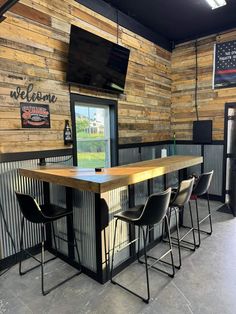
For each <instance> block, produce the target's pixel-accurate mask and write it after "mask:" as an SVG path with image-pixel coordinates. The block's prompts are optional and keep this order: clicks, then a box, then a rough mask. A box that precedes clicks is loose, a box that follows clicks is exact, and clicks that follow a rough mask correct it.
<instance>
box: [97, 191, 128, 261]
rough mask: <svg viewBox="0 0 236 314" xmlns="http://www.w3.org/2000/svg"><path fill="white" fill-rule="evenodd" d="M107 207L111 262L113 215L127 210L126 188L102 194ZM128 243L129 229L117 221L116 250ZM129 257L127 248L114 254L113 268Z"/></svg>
mask: <svg viewBox="0 0 236 314" xmlns="http://www.w3.org/2000/svg"><path fill="white" fill-rule="evenodd" d="M102 197H103V198H104V199H105V200H106V202H107V205H108V207H109V226H108V228H107V236H108V238H109V241H108V248H107V251H108V253H109V254H108V255H109V258H110V260H111V253H112V247H113V239H114V231H115V218H114V215H116V214H118V213H119V212H121V211H124V210H127V209H128V208H129V198H128V187H122V188H119V189H115V190H112V191H110V192H107V193H104V194H102ZM128 242H129V228H128V224H127V223H124V222H121V221H118V225H117V233H116V244H115V245H116V249H117V250H119V249H121V248H122V247H123V246H125V245H126V244H127V243H128ZM129 256H130V251H129V247H128V246H127V247H126V248H124V249H123V250H121V251H119V252H118V253H116V256H115V263H114V266H117V265H119V264H120V263H121V262H123V261H125V260H126V259H128V258H129Z"/></svg>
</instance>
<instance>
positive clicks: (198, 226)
mask: <svg viewBox="0 0 236 314" xmlns="http://www.w3.org/2000/svg"><path fill="white" fill-rule="evenodd" d="M195 205H196V216H197V233H198V243H197V244H196V247H197V248H199V246H200V245H201V235H200V221H199V212H198V203H197V198H196V199H195Z"/></svg>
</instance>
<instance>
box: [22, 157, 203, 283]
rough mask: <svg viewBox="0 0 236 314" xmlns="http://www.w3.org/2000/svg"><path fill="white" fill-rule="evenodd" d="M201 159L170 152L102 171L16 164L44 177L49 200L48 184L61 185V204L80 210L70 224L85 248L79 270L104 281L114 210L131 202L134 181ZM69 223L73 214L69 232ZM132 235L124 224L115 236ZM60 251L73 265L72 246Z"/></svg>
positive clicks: (30, 175)
mask: <svg viewBox="0 0 236 314" xmlns="http://www.w3.org/2000/svg"><path fill="white" fill-rule="evenodd" d="M202 162H203V158H202V157H200V156H170V157H165V158H157V159H154V160H148V161H142V162H137V163H133V164H128V165H124V166H119V167H113V168H105V169H103V170H102V171H101V172H95V170H94V169H79V168H78V167H70V166H63V165H56V166H55V165H52V166H40V167H37V168H21V169H19V173H20V175H22V176H24V177H28V178H31V179H32V180H39V181H42V182H43V187H44V200H45V201H46V202H50V198H51V197H50V193H51V192H50V186H54V185H56V186H63V187H65V189H66V200H65V205H66V206H67V207H68V208H71V207H74V216H77V215H78V213H79V217H80V218H79V220H78V223H74V225H75V228H76V230H77V232H78V237H77V238H79V240H80V242H81V243H80V245H81V247H82V251H83V252H84V256H81V261H82V267H83V271H84V272H85V273H86V274H88V275H89V276H91V277H92V278H94V279H96V280H97V281H99V282H101V283H104V282H106V281H107V280H108V279H109V269H110V265H109V260H110V259H109V256H110V247H111V245H110V244H111V241H112V237H113V220H114V219H113V216H114V214H115V213H117V212H119V211H121V210H125V209H127V208H128V207H129V206H132V205H133V204H134V203H135V198H134V194H133V192H132V193H131V192H130V191H134V190H135V184H136V183H139V182H144V181H150V179H153V178H156V177H159V176H162V175H165V174H168V173H172V172H175V171H179V170H183V169H186V168H188V167H191V166H195V165H198V164H200V163H202ZM72 192H73V193H72ZM77 194H78V195H77ZM76 195H77V196H76ZM78 203H79V205H78ZM74 221H75V219H74ZM81 222H83V223H81ZM72 224H73V219H71V220H70V222H67V225H66V226H67V234H68V237H70V236H71V227H72ZM123 229H124V228H123ZM134 237H135V230H133V231H132V232H131V231H130V230H128V229H127V230H126V231H125V234H124V230H123V231H122V235H121V236H120V240H119V241H120V242H122V243H123V242H124V241H126V240H127V239H128V238H129V239H132V238H134ZM157 237H158V235H156V236H155V237H154V236H153V239H152V240H153V241H154V240H157ZM48 238H49V245H48V246H49V249H50V245H51V241H50V233H48ZM126 238H127V239H126ZM135 250H136V249H135V246H133V249H131V250H128V251H127V255H126V256H123V257H121V260H120V261H119V265H117V269H118V268H119V269H122V267H123V268H124V267H125V266H126V265H128V264H129V260H130V261H132V260H133V259H134V256H135V252H136V251H135ZM65 255H67V256H65ZM61 257H62V258H64V259H65V260H67V261H68V262H69V263H71V264H72V265H74V266H76V262H74V251H73V248H71V247H68V254H64V255H63V254H61ZM122 265H123V266H122Z"/></svg>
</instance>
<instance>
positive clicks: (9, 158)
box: [0, 148, 72, 163]
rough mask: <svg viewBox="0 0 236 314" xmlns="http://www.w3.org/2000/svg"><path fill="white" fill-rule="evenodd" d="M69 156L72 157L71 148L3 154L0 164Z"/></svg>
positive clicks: (0, 156) (0, 157)
mask: <svg viewBox="0 0 236 314" xmlns="http://www.w3.org/2000/svg"><path fill="white" fill-rule="evenodd" d="M71 155H72V148H66V149H55V150H45V151H35V152H23V153H5V154H0V163H3V162H14V161H22V160H31V159H40V158H50V157H60V156H71Z"/></svg>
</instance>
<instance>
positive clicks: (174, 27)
mask: <svg viewBox="0 0 236 314" xmlns="http://www.w3.org/2000/svg"><path fill="white" fill-rule="evenodd" d="M104 1H105V2H106V3H109V4H110V5H111V6H112V7H115V8H117V9H118V10H119V11H121V12H123V13H125V14H127V15H128V16H130V17H132V18H134V19H135V20H136V21H138V22H140V23H141V24H143V25H144V26H146V27H147V28H149V29H150V30H152V31H153V32H155V33H157V34H159V35H162V36H163V37H165V38H166V39H168V40H170V41H174V42H175V43H180V42H184V41H187V40H190V39H195V38H197V37H200V36H205V35H209V34H213V33H218V32H221V31H224V30H227V29H230V28H234V27H236V0H226V2H227V5H226V6H223V7H221V8H218V9H215V10H212V9H211V8H210V6H209V5H208V3H207V2H206V1H205V0H104Z"/></svg>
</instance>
